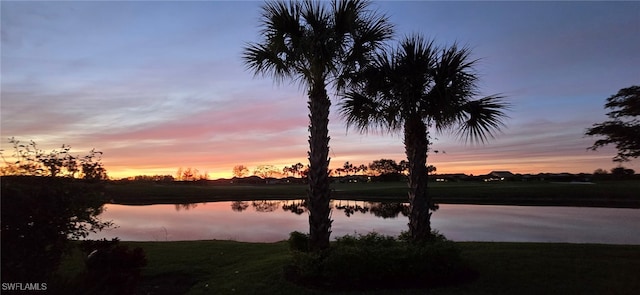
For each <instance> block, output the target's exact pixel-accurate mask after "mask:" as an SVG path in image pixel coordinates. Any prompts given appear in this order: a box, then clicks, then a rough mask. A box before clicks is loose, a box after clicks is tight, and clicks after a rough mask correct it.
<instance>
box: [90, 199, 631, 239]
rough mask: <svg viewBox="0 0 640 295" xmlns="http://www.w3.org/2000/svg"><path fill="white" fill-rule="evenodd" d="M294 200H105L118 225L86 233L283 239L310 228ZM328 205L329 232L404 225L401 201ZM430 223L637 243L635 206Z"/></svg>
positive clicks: (451, 217)
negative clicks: (184, 202)
mask: <svg viewBox="0 0 640 295" xmlns="http://www.w3.org/2000/svg"><path fill="white" fill-rule="evenodd" d="M295 202H298V203H295ZM300 205H304V204H301V201H248V202H243V203H239V202H235V203H233V202H214V203H201V204H195V205H193V204H192V205H189V206H185V205H150V206H123V205H113V204H109V205H106V207H107V209H106V212H105V213H104V214H103V216H102V218H103V219H104V220H112V221H113V222H114V223H115V224H116V225H118V226H119V227H118V228H115V229H109V230H106V231H103V232H101V233H98V234H94V235H92V236H90V238H93V239H99V238H113V237H119V238H120V239H121V240H125V241H165V240H169V241H176V240H210V239H231V240H238V241H247V242H275V241H280V240H284V239H287V238H288V235H289V233H290V232H292V231H301V232H306V231H308V213H307V212H306V209H305V208H304V206H300ZM332 206H333V211H332V219H333V226H332V231H333V233H332V237H336V236H343V235H345V234H353V233H356V232H357V233H367V232H371V231H375V232H378V233H382V234H387V235H398V234H400V232H401V231H404V230H406V229H407V222H408V219H407V217H406V215H405V214H406V211H404V212H402V210H403V209H402V205H401V204H396V205H394V206H386V207H382V206H380V204H375V203H368V202H361V201H358V202H355V201H349V202H348V203H347V202H346V201H333V202H332ZM283 207H285V208H287V209H288V210H286V211H285V210H283ZM291 208H294V209H293V210H294V211H295V209H297V213H299V214H296V213H293V212H292V211H291V210H292V209H291ZM394 210H395V211H394ZM405 210H406V208H405ZM347 215H348V216H347ZM376 215H384V216H389V215H390V216H397V217H388V218H381V217H378V216H376ZM432 227H433V228H434V229H437V230H438V231H440V232H441V233H443V234H444V235H445V236H447V237H448V238H449V239H452V240H455V241H518V242H570V243H607V244H640V210H638V209H612V208H575V207H525V206H487V205H440V209H439V210H438V211H436V212H435V213H433V216H432Z"/></svg>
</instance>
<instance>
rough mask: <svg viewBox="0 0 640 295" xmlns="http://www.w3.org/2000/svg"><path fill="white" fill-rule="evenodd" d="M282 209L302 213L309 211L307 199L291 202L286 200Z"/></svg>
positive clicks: (297, 213)
mask: <svg viewBox="0 0 640 295" xmlns="http://www.w3.org/2000/svg"><path fill="white" fill-rule="evenodd" d="M282 210H284V211H291V212H292V213H294V214H296V215H300V214H302V213H305V212H307V200H295V201H293V203H291V204H289V201H285V203H284V205H282Z"/></svg>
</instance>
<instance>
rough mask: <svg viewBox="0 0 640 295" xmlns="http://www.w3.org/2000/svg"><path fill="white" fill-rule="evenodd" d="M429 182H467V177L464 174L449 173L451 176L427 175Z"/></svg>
mask: <svg viewBox="0 0 640 295" xmlns="http://www.w3.org/2000/svg"><path fill="white" fill-rule="evenodd" d="M429 179H430V180H435V181H437V182H447V181H455V182H457V181H464V180H468V179H469V176H467V175H466V174H464V173H451V174H434V175H429Z"/></svg>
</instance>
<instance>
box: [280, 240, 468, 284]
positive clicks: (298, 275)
mask: <svg viewBox="0 0 640 295" xmlns="http://www.w3.org/2000/svg"><path fill="white" fill-rule="evenodd" d="M434 237H437V238H434V239H433V240H432V241H430V242H425V243H420V244H412V243H409V242H406V241H403V240H399V239H396V238H394V237H389V236H383V235H379V234H377V233H370V234H367V235H359V236H357V237H356V236H350V235H348V236H344V237H340V238H337V239H336V241H335V242H334V243H333V244H332V245H331V247H330V248H329V249H327V250H325V251H321V252H300V251H294V252H293V253H292V255H293V260H292V263H291V265H290V266H288V268H287V269H286V274H287V277H288V279H290V280H293V281H295V282H297V283H300V284H303V285H308V286H311V287H316V288H322V289H329V290H363V289H370V288H375V289H380V288H397V287H403V288H406V287H437V286H444V285H450V284H456V283H462V282H465V281H468V280H470V279H471V278H473V271H471V270H470V269H469V268H468V267H467V266H466V265H465V263H464V261H462V259H461V257H460V251H459V249H458V248H457V247H456V245H455V243H453V242H451V241H448V240H447V239H446V238H444V236H442V235H436V234H434Z"/></svg>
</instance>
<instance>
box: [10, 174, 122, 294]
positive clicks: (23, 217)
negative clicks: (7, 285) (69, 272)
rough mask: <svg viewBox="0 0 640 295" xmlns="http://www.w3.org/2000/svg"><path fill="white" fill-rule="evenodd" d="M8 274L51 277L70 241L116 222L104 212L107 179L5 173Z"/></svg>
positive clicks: (41, 278) (25, 277)
mask: <svg viewBox="0 0 640 295" xmlns="http://www.w3.org/2000/svg"><path fill="white" fill-rule="evenodd" d="M0 186H1V188H2V190H1V195H2V212H1V213H2V214H1V218H2V230H1V233H2V279H3V281H15V282H20V281H23V282H24V281H26V282H29V281H35V282H38V281H40V282H42V281H46V280H47V279H48V278H49V277H50V275H51V274H52V273H53V272H54V271H55V270H56V269H57V268H58V265H59V263H60V260H61V259H62V256H63V254H64V253H65V252H66V251H67V250H68V249H69V241H70V240H74V239H79V238H85V237H86V236H87V235H88V234H89V233H90V232H95V231H97V230H100V229H102V228H104V227H107V226H110V223H109V222H102V221H101V220H100V219H99V218H98V215H100V213H102V210H103V207H102V205H103V204H104V200H103V197H102V195H101V192H102V184H101V183H99V182H88V181H85V180H78V179H72V178H58V177H38V176H3V177H2V179H1V181H0Z"/></svg>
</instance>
